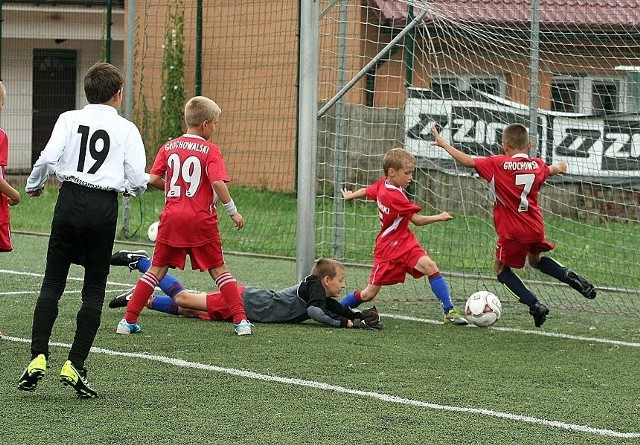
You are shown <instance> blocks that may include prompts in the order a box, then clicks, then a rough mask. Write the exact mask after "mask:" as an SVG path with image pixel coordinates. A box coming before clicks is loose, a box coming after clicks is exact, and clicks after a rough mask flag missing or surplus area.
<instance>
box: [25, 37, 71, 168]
mask: <svg viewBox="0 0 640 445" xmlns="http://www.w3.org/2000/svg"><path fill="white" fill-rule="evenodd" d="M76 59H77V54H76V51H73V50H57V49H34V50H33V102H32V105H33V117H32V119H31V134H32V145H31V164H33V163H34V162H35V161H36V160H37V159H38V156H40V152H41V151H42V149H43V148H44V147H45V145H47V142H48V141H49V137H50V136H51V130H53V126H54V125H55V123H56V120H57V119H58V116H59V115H60V113H62V112H63V111H69V110H73V109H74V108H75V107H76Z"/></svg>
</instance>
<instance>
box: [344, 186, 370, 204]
mask: <svg viewBox="0 0 640 445" xmlns="http://www.w3.org/2000/svg"><path fill="white" fill-rule="evenodd" d="M342 197H343V198H344V200H345V201H351V200H352V199H363V198H366V197H367V194H366V189H365V188H360V189H358V190H356V191H355V192H352V191H350V190H347V189H346V188H343V189H342Z"/></svg>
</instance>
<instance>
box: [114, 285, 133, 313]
mask: <svg viewBox="0 0 640 445" xmlns="http://www.w3.org/2000/svg"><path fill="white" fill-rule="evenodd" d="M134 289H135V287H132V288H131V289H129V290H128V291H126V292H125V293H123V294H120V295H118V296H117V297H115V298H114V299H113V300H111V301H110V302H109V307H110V308H111V309H115V308H118V307H125V306H126V305H127V303H129V300H131V296H132V295H133V291H134Z"/></svg>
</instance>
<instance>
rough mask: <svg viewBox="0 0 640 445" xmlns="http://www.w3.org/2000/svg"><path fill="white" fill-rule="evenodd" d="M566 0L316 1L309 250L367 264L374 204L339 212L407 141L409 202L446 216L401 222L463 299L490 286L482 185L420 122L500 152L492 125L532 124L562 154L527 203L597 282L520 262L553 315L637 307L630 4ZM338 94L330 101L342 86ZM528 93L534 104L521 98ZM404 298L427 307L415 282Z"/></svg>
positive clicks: (573, 263)
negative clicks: (343, 191) (314, 186)
mask: <svg viewBox="0 0 640 445" xmlns="http://www.w3.org/2000/svg"><path fill="white" fill-rule="evenodd" d="M624 4H625V6H620V2H614V1H597V2H596V1H594V2H579V1H571V0H540V1H539V2H533V1H515V0H480V1H476V0H474V1H471V0H436V1H428V2H422V1H420V2H403V1H392V0H370V1H368V2H364V3H362V4H354V2H340V1H338V2H335V1H325V2H322V5H321V11H322V13H321V20H320V35H321V44H320V64H321V66H320V81H319V92H320V95H319V98H320V100H321V104H320V112H319V115H320V119H319V124H318V125H319V142H318V151H319V162H320V166H321V168H320V169H319V171H318V180H319V184H320V187H319V193H320V196H321V199H322V200H323V202H324V203H325V206H323V209H324V211H323V212H320V215H319V217H318V233H319V240H318V241H319V247H320V248H319V251H320V252H322V253H323V254H326V255H333V256H336V257H339V258H343V259H345V260H347V261H353V262H358V263H362V262H364V263H370V262H371V253H372V248H373V240H374V237H375V235H376V233H377V229H378V223H377V209H376V208H375V205H373V204H371V203H362V202H359V203H355V204H353V205H352V204H351V203H346V204H345V203H343V202H341V200H340V187H342V186H344V187H347V188H349V189H352V190H353V189H356V188H359V187H363V186H366V185H367V184H370V183H372V182H373V181H375V180H376V179H378V178H379V177H380V176H381V175H382V167H381V160H382V157H383V155H384V153H385V152H387V151H388V150H389V149H390V148H392V147H404V148H405V149H407V150H409V151H411V152H412V153H413V154H414V155H415V156H416V157H417V160H418V168H417V170H416V173H415V174H414V183H413V185H412V186H411V187H410V193H411V195H412V198H413V199H414V200H415V202H416V203H418V204H419V205H421V206H422V207H423V213H425V214H435V213H439V212H441V211H448V212H449V213H451V214H452V215H453V216H454V220H453V221H450V222H445V223H437V224H433V225H429V226H425V227H413V230H414V231H415V232H416V234H417V235H418V237H419V239H420V241H421V243H422V244H423V246H424V247H425V248H426V249H427V250H428V252H429V253H430V255H431V256H432V258H433V259H434V260H435V261H436V263H437V264H438V265H439V267H440V269H441V270H442V271H444V272H445V274H447V276H448V277H451V278H450V283H451V287H452V290H453V295H454V297H456V298H460V299H464V298H466V296H468V295H469V294H470V293H472V292H474V291H476V290H481V289H487V290H490V291H492V292H495V293H496V294H497V295H499V296H501V297H502V299H503V301H504V300H507V301H508V300H512V301H513V298H512V297H511V296H508V295H506V293H507V291H506V289H504V288H502V287H501V286H500V285H499V284H498V283H497V281H496V280H495V277H494V273H493V258H494V250H495V240H496V236H495V234H494V231H493V226H492V200H491V198H490V196H489V187H488V184H487V183H486V182H485V181H484V180H482V179H481V178H478V176H477V175H475V174H474V173H473V172H472V171H469V170H468V169H465V168H463V167H459V166H457V165H456V164H455V163H454V162H453V160H452V159H451V157H450V156H449V155H447V154H446V153H445V152H444V150H441V149H440V148H438V147H434V146H432V144H431V142H432V140H433V138H432V136H431V134H430V128H431V127H432V126H433V125H438V126H439V127H440V128H441V134H442V135H443V137H444V138H445V139H447V140H448V141H449V142H450V143H451V144H453V145H454V146H455V147H457V148H459V149H461V150H463V151H464V152H466V153H468V154H470V155H473V156H486V155H490V154H494V153H501V134H502V130H503V128H504V127H505V126H506V125H507V124H509V123H512V122H519V123H522V124H524V125H525V126H526V127H527V128H529V131H530V136H531V138H532V140H533V145H534V151H535V154H536V155H537V156H539V157H541V158H542V159H544V160H545V161H546V162H547V163H549V164H550V163H552V162H557V161H565V162H567V163H568V165H569V170H568V174H566V175H563V176H561V177H553V178H550V180H549V181H548V183H547V185H545V186H544V187H543V189H542V190H541V194H540V195H541V197H540V203H541V206H542V209H543V213H544V215H545V220H546V233H547V237H548V239H549V240H550V241H552V242H553V243H555V245H556V249H555V250H554V251H553V252H552V253H551V256H552V257H553V258H555V259H556V260H557V261H559V262H561V263H562V264H564V265H566V266H568V267H570V268H572V269H575V270H576V271H578V272H579V273H581V274H583V275H584V276H586V277H588V279H590V280H592V281H593V282H594V283H596V285H597V287H598V295H599V296H598V298H597V300H596V301H595V302H592V301H587V300H585V299H584V298H583V297H582V296H581V295H580V294H578V293H577V292H575V291H574V290H572V289H570V288H569V287H568V286H565V285H562V284H559V283H558V282H557V281H555V280H553V279H550V278H549V277H548V276H546V275H544V274H542V273H540V272H538V271H534V270H533V269H531V268H530V267H525V268H524V269H523V270H522V271H521V272H520V275H521V277H522V278H523V279H524V280H525V281H526V282H527V283H529V284H531V287H532V289H533V290H534V292H535V293H536V294H537V295H539V297H540V299H541V300H542V301H546V302H549V303H551V304H552V305H553V306H554V307H567V308H576V309H580V310H585V311H606V312H614V313H629V311H630V310H631V312H632V313H633V314H634V315H636V316H637V315H639V314H640V299H639V293H638V292H639V288H640V280H639V278H640V273H638V272H639V269H638V256H637V254H636V251H637V246H638V245H639V241H640V239H639V238H640V230H639V226H638V222H639V217H640V211H639V209H638V203H639V202H640V194H639V193H638V189H639V187H640V181H639V178H640V162H639V160H640V120H639V118H640V60H639V57H640V51H639V50H640V37H639V36H640V33H639V31H640V2H635V1H634V2H625V3H624ZM345 90H346V91H347V92H346V93H345V94H342V93H343V92H344V91H345ZM532 98H533V99H532ZM399 287H401V288H402V290H401V291H400V293H401V294H403V295H405V296H407V297H409V296H414V297H417V298H432V297H431V292H430V290H429V288H428V285H427V284H426V283H425V282H424V281H421V280H420V281H415V280H408V281H407V282H406V283H405V284H404V285H401V286H399Z"/></svg>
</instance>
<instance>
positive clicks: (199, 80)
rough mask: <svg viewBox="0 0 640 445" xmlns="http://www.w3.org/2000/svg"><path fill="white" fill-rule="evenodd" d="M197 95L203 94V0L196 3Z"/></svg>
mask: <svg viewBox="0 0 640 445" xmlns="http://www.w3.org/2000/svg"><path fill="white" fill-rule="evenodd" d="M194 89H195V95H196V96H201V95H202V0H198V2H197V5H196V79H195V85H194Z"/></svg>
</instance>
